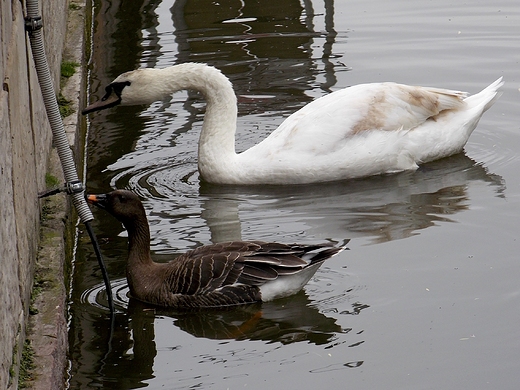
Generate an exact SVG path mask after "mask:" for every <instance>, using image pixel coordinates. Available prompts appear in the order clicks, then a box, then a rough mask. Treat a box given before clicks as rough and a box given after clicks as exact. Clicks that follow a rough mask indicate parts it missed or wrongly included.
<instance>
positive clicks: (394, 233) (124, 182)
mask: <svg viewBox="0 0 520 390" xmlns="http://www.w3.org/2000/svg"><path fill="white" fill-rule="evenodd" d="M172 174H173V175H175V174H181V175H183V177H182V178H177V179H173V178H172ZM127 175H128V176H131V178H130V180H128V178H127V177H126V176H127ZM186 178H188V179H186ZM478 182H482V183H487V184H489V187H490V189H491V190H492V192H494V193H495V195H496V196H499V197H501V196H503V192H504V189H505V185H504V182H503V180H502V178H501V177H499V176H497V175H494V174H491V173H489V172H488V171H487V169H486V168H485V167H483V166H482V165H480V164H478V163H476V162H475V161H473V160H472V159H470V158H469V157H467V156H466V155H464V154H462V153H461V154H458V155H455V156H452V157H449V158H446V159H443V160H439V161H435V162H432V163H429V164H426V165H424V166H422V167H421V168H420V169H419V170H418V171H416V172H403V173H400V174H396V175H387V176H377V177H372V178H366V179H360V180H352V181H348V182H340V183H328V184H320V185H310V186H292V187H281V188H280V187H278V186H272V187H269V186H262V187H248V188H246V187H230V186H215V185H209V184H205V183H202V184H200V183H199V181H198V177H197V175H196V162H194V161H188V162H185V164H182V163H179V166H174V167H171V168H165V167H161V168H160V169H158V170H157V171H153V170H150V167H148V168H143V170H142V171H138V170H136V169H135V168H132V169H130V170H129V171H123V172H120V173H119V174H118V175H117V176H116V177H115V179H114V182H113V185H114V187H128V188H131V189H132V190H134V191H136V192H138V193H140V194H141V195H142V196H144V197H145V199H146V201H145V206H146V208H147V210H148V214H149V218H150V220H151V221H152V223H151V224H152V227H151V228H152V231H153V234H152V236H153V237H155V241H156V243H155V247H154V249H155V250H157V251H160V250H162V249H167V247H169V248H172V247H173V248H175V247H179V245H180V246H181V247H182V245H186V242H192V243H193V245H199V244H203V243H205V242H204V241H203V240H200V238H201V236H200V233H201V232H204V231H205V230H206V229H208V228H209V230H210V238H209V240H211V241H212V242H220V241H228V240H240V239H242V238H247V239H251V238H255V239H273V236H272V234H273V231H280V234H283V237H281V238H280V239H283V240H285V241H287V240H289V241H290V240H297V239H301V238H300V235H301V232H305V235H306V236H311V237H312V236H314V237H320V238H332V239H336V240H338V239H339V240H341V239H343V238H346V237H349V238H353V237H367V238H369V239H370V240H371V242H372V243H381V242H386V241H391V240H396V239H402V238H406V237H410V236H411V235H414V234H418V232H419V231H420V230H422V229H425V228H428V227H430V226H433V225H435V224H436V223H439V222H450V221H452V216H454V215H455V214H457V213H459V212H462V211H464V210H467V209H468V208H469V207H470V205H471V195H470V194H469V190H468V189H469V187H470V186H471V185H472V183H478ZM187 215H189V216H190V219H189V222H187V221H186V216H187ZM199 215H200V217H199ZM194 232H195V235H197V236H198V239H195V237H194V235H193V233H194ZM244 233H245V234H244ZM182 242H184V244H182ZM188 246H190V245H188Z"/></svg>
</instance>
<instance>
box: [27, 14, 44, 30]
mask: <svg viewBox="0 0 520 390" xmlns="http://www.w3.org/2000/svg"><path fill="white" fill-rule="evenodd" d="M42 27H43V21H42V17H41V16H37V17H35V18H30V17H26V18H25V31H28V32H29V34H31V33H33V32H34V31H38V30H40V29H41V28H42Z"/></svg>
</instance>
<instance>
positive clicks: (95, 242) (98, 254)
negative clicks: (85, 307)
mask: <svg viewBox="0 0 520 390" xmlns="http://www.w3.org/2000/svg"><path fill="white" fill-rule="evenodd" d="M85 226H86V228H87V232H88V235H89V236H90V241H92V246H93V247H94V252H96V257H97V259H98V263H99V267H100V268H101V274H102V275H103V280H104V282H105V287H106V291H107V299H108V308H109V309H110V313H111V314H114V312H115V309H114V300H113V298H112V287H111V286H110V279H109V278H108V272H107V269H106V267H105V263H104V261H103V256H102V255H101V250H100V249H99V243H98V240H97V237H96V235H95V234H94V231H93V230H92V225H91V224H90V221H87V222H85Z"/></svg>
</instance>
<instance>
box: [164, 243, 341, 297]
mask: <svg viewBox="0 0 520 390" xmlns="http://www.w3.org/2000/svg"><path fill="white" fill-rule="evenodd" d="M342 249H343V247H333V246H332V244H319V245H297V244H294V245H286V244H278V243H267V242H262V241H247V242H244V241H233V242H227V243H220V244H214V245H206V246H203V247H199V248H197V249H195V250H192V251H189V252H187V253H185V254H184V255H181V256H179V257H178V258H177V259H176V260H174V261H173V262H172V263H170V264H171V268H170V270H169V271H170V272H169V275H168V285H169V287H170V291H171V292H172V293H174V294H185V295H195V294H208V293H210V292H212V291H215V290H217V289H221V288H223V287H225V286H232V285H234V284H237V283H238V284H243V285H249V286H260V285H262V284H264V283H266V282H268V281H271V280H274V279H276V278H278V276H280V275H290V274H295V273H297V272H299V271H301V270H302V269H304V268H305V267H307V266H308V265H309V264H315V263H316V262H319V261H320V262H321V261H324V260H326V259H328V258H329V257H331V256H333V255H335V254H336V253H338V252H339V251H341V250H342Z"/></svg>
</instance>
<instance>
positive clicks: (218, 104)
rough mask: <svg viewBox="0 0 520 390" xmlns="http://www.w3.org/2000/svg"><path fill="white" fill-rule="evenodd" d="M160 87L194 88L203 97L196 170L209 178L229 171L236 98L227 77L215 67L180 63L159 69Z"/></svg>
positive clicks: (173, 90) (233, 148)
mask: <svg viewBox="0 0 520 390" xmlns="http://www.w3.org/2000/svg"><path fill="white" fill-rule="evenodd" d="M160 71H161V72H163V76H161V77H157V78H156V79H157V81H158V82H159V83H160V84H161V86H160V88H162V89H163V91H164V90H168V93H169V94H172V93H173V92H176V91H180V90H197V91H199V92H201V93H202V94H203V95H204V97H205V99H206V103H207V106H206V114H205V116H204V122H203V125H202V132H201V134H200V140H199V156H198V163H199V170H200V173H201V175H202V177H212V178H213V179H214V178H215V177H216V176H218V175H221V174H226V175H227V174H229V173H230V172H231V171H232V170H233V169H232V166H233V163H234V161H235V159H236V156H237V155H236V153H235V133H236V126H237V99H236V96H235V93H234V91H233V87H232V86H231V83H230V81H229V80H228V79H227V77H225V76H224V75H223V74H222V73H221V72H220V71H219V70H218V69H216V68H213V67H210V66H207V65H203V64H193V63H188V64H181V65H176V66H172V67H170V68H165V69H162V70H160Z"/></svg>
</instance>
